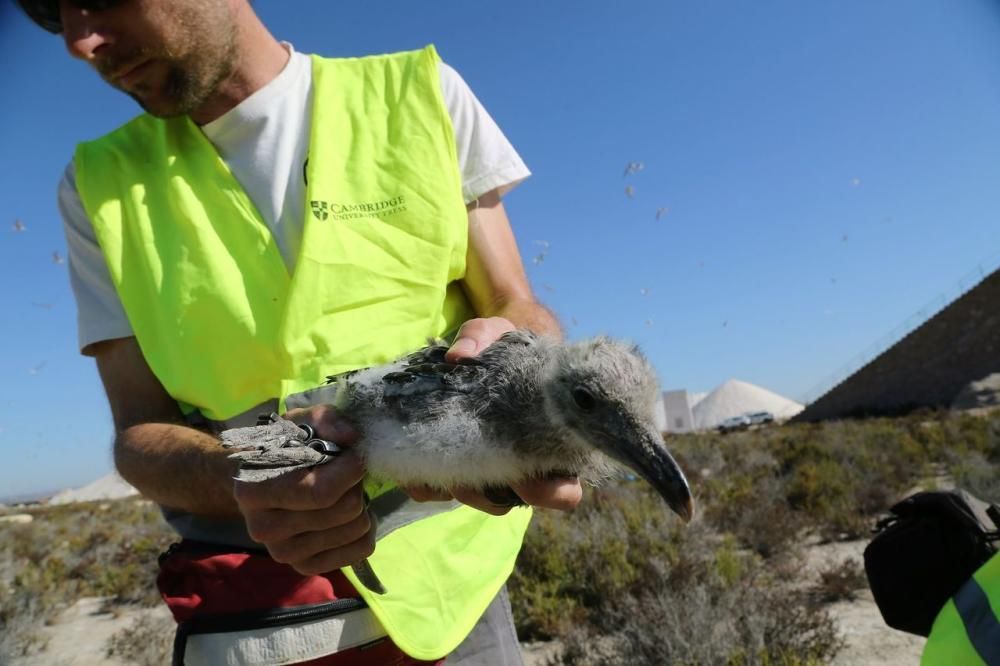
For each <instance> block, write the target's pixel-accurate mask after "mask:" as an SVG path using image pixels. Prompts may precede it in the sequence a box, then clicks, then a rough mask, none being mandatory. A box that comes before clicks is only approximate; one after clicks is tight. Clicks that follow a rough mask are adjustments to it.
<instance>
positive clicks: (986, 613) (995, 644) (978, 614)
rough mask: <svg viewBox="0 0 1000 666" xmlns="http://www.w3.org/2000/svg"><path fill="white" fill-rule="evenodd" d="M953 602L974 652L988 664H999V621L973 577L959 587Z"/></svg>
mask: <svg viewBox="0 0 1000 666" xmlns="http://www.w3.org/2000/svg"><path fill="white" fill-rule="evenodd" d="M954 602H955V608H956V609H958V614H959V616H960V617H961V618H962V623H963V624H964V625H965V633H966V634H968V636H969V642H970V643H972V646H973V647H974V648H975V650H976V652H978V653H979V656H980V657H982V659H983V661H985V662H986V663H987V664H989V665H990V666H1000V622H997V618H996V615H994V614H993V608H992V607H991V606H990V600H989V598H988V597H987V596H986V592H984V591H983V588H982V587H980V585H979V583H978V582H977V581H976V579H975V578H970V579H969V580H967V581H966V582H965V584H964V585H962V587H961V588H959V590H958V593H957V594H956V595H955V597H954Z"/></svg>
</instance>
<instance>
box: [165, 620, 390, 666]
mask: <svg viewBox="0 0 1000 666" xmlns="http://www.w3.org/2000/svg"><path fill="white" fill-rule="evenodd" d="M385 635H386V632H385V629H383V628H382V624H381V623H380V622H379V621H378V618H376V617H375V614H374V613H372V611H371V609H370V608H359V609H358V610H355V611H351V612H349V613H344V614H343V615H338V616H337V617H330V618H326V619H322V620H314V621H312V622H302V623H300V624H293V625H289V626H285V627H269V628H264V629H251V630H247V631H229V632H225V633H215V634H192V635H190V636H188V637H187V647H186V648H185V650H184V665H185V666H224V665H227V666H228V665H230V664H231V665H233V666H237V665H240V666H265V665H267V666H279V665H280V664H293V663H296V662H300V661H305V660H308V659H317V658H319V657H324V656H326V655H330V654H334V653H337V652H343V651H344V650H350V649H351V648H354V647H358V646H359V645H364V644H366V643H370V642H372V641H374V640H377V639H379V638H382V637H384V636H385Z"/></svg>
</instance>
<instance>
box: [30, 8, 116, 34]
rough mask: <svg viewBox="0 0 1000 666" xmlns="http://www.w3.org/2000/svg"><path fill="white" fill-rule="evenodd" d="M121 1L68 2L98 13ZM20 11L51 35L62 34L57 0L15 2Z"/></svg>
mask: <svg viewBox="0 0 1000 666" xmlns="http://www.w3.org/2000/svg"><path fill="white" fill-rule="evenodd" d="M121 1H122V0H69V3H70V4H71V5H73V6H74V7H76V8H77V9H86V10H89V11H100V10H102V9H109V8H111V7H113V6H115V5H117V4H119V3H120V2H121ZM17 3H18V4H19V5H21V9H23V10H24V13H25V14H27V15H28V18H30V19H31V20H32V21H34V22H35V23H37V24H38V25H40V26H41V27H42V28H44V29H45V30H48V31H49V32H51V33H53V34H59V33H60V32H62V29H63V28H62V16H61V15H60V13H59V0H17Z"/></svg>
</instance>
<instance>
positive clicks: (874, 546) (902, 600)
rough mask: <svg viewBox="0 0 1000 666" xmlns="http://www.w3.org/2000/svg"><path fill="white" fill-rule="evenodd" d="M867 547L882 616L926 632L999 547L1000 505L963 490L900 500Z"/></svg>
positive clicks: (894, 624)
mask: <svg viewBox="0 0 1000 666" xmlns="http://www.w3.org/2000/svg"><path fill="white" fill-rule="evenodd" d="M890 511H891V512H892V514H891V515H890V516H888V517H886V518H883V519H882V520H880V521H879V522H878V524H877V525H876V526H875V532H876V536H875V538H874V539H873V540H872V542H871V543H869V544H868V547H867V548H865V574H866V575H867V576H868V585H869V586H870V587H871V590H872V594H873V595H874V596H875V603H876V604H878V609H879V611H880V612H881V613H882V619H884V620H885V623H886V624H887V625H889V626H890V627H892V628H893V629H899V630H901V631H906V632H909V633H911V634H917V635H919V636H927V635H928V634H930V632H931V626H932V625H933V624H934V619H935V618H936V617H937V615H938V612H940V610H941V608H943V607H944V605H945V604H946V603H948V600H949V599H950V598H951V597H952V596H953V595H954V594H955V592H957V591H958V588H959V587H961V586H962V584H963V583H964V582H965V581H967V580H968V579H969V578H970V577H971V576H972V574H973V573H975V571H976V570H977V569H979V567H981V566H982V565H983V564H985V563H986V561H987V560H988V559H990V557H992V556H993V554H994V553H995V552H996V546H995V545H994V543H993V542H994V541H995V540H996V539H1000V533H998V532H997V525H1000V508H998V507H997V506H996V505H991V504H987V503H986V502H983V501H982V500H979V499H977V498H976V497H973V496H972V495H970V494H968V493H966V492H965V491H962V490H954V491H926V492H920V493H917V494H915V495H911V496H910V497H907V498H906V499H904V500H903V501H901V502H899V503H897V504H895V505H894V506H893V507H892V508H891V509H890Z"/></svg>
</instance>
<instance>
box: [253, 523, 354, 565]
mask: <svg viewBox="0 0 1000 666" xmlns="http://www.w3.org/2000/svg"><path fill="white" fill-rule="evenodd" d="M373 525H374V521H373V520H372V519H371V516H369V515H368V512H367V511H363V512H362V513H361V514H360V515H358V516H356V517H355V518H354V519H353V520H351V521H349V522H347V523H345V524H343V525H340V526H338V527H336V528H334V529H327V530H320V531H316V532H303V533H301V534H296V535H295V536H293V537H291V538H290V539H285V540H284V541H278V542H275V543H269V544H268V546H267V550H268V552H270V553H271V557H273V558H274V559H275V561H277V562H284V563H286V564H292V565H293V566H296V565H299V564H302V563H305V562H309V561H310V560H312V559H313V558H315V557H317V556H318V555H321V554H322V553H325V552H327V551H331V550H339V549H341V548H345V547H350V546H351V545H352V544H354V543H356V542H358V541H362V540H364V539H365V538H366V537H367V536H368V533H369V532H374V530H373V529H372V526H373Z"/></svg>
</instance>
